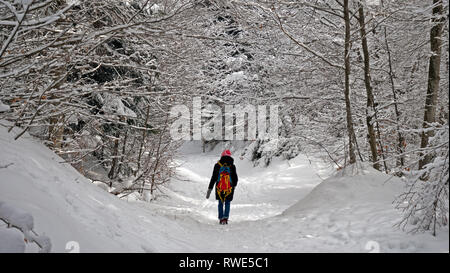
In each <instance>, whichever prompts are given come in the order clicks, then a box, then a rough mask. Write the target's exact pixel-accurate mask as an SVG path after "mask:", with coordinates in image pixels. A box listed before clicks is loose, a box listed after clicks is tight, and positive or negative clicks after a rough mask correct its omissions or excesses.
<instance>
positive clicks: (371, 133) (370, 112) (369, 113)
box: [358, 2, 380, 170]
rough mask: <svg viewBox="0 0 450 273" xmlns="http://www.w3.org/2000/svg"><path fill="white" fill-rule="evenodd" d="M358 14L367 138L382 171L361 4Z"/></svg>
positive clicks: (373, 156)
mask: <svg viewBox="0 0 450 273" xmlns="http://www.w3.org/2000/svg"><path fill="white" fill-rule="evenodd" d="M358 13H359V18H358V21H359V32H360V35H361V44H362V50H363V56H364V83H365V86H366V94H367V105H366V124H367V137H368V139H369V146H370V151H371V154H372V162H373V167H374V168H375V169H377V170H380V164H379V163H378V162H377V161H378V156H377V143H376V139H375V130H374V126H373V122H372V119H373V117H374V116H375V106H374V97H373V92H372V85H371V82H370V57H369V47H368V46H367V37H366V26H365V24H366V22H365V16H364V7H363V5H362V4H361V2H358Z"/></svg>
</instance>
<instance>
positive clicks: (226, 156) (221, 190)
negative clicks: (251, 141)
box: [206, 150, 238, 225]
mask: <svg viewBox="0 0 450 273" xmlns="http://www.w3.org/2000/svg"><path fill="white" fill-rule="evenodd" d="M237 182H238V176H237V173H236V166H235V165H234V159H233V158H232V157H231V152H230V150H225V151H223V152H222V154H221V157H220V160H219V161H218V162H217V163H216V164H215V165H214V170H213V173H212V176H211V180H210V182H209V186H208V192H207V193H206V199H208V198H209V196H210V194H211V191H212V189H213V188H214V186H215V189H216V200H218V214H219V215H218V216H219V223H220V224H221V225H226V224H228V218H229V216H230V203H231V201H233V195H234V191H235V189H236V186H237Z"/></svg>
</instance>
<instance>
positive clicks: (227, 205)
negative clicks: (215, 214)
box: [218, 200, 230, 219]
mask: <svg viewBox="0 0 450 273" xmlns="http://www.w3.org/2000/svg"><path fill="white" fill-rule="evenodd" d="M223 205H224V204H223V203H222V201H221V200H219V206H218V208H219V219H223V218H226V219H228V217H229V216H230V201H228V200H225V213H224V211H223Z"/></svg>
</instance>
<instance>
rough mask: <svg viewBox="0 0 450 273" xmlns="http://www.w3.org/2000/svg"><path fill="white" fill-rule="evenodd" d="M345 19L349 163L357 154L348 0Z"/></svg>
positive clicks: (354, 160) (345, 91) (351, 162)
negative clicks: (352, 108) (353, 115)
mask: <svg viewBox="0 0 450 273" xmlns="http://www.w3.org/2000/svg"><path fill="white" fill-rule="evenodd" d="M344 21H345V45H344V54H345V56H344V63H345V72H344V73H345V83H344V96H345V111H346V119H347V133H348V139H349V141H348V152H349V163H350V164H353V163H355V162H356V156H355V148H354V146H353V145H354V144H355V139H354V138H355V131H354V129H353V120H352V111H351V104H350V16H349V10H348V0H344Z"/></svg>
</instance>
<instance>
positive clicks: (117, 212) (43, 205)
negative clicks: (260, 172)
mask: <svg viewBox="0 0 450 273" xmlns="http://www.w3.org/2000/svg"><path fill="white" fill-rule="evenodd" d="M16 134H17V131H13V132H11V133H10V134H8V133H7V128H5V127H4V126H1V125H0V201H3V202H5V203H7V204H8V205H10V206H13V207H16V208H18V209H20V210H22V211H26V212H28V213H31V215H32V216H33V217H34V231H36V232H37V233H38V234H45V235H47V236H48V237H50V239H51V242H52V246H53V248H52V251H54V252H65V251H66V247H67V248H68V249H71V248H72V247H70V246H71V245H73V243H70V242H72V241H74V242H77V243H78V245H79V247H80V251H82V252H128V251H133V252H135V251H140V252H142V251H155V250H157V251H168V250H171V251H189V250H190V249H189V247H188V246H185V245H183V244H182V243H179V242H177V241H176V240H172V239H171V237H170V234H168V233H167V232H166V231H164V229H162V228H161V227H162V226H165V225H168V222H172V221H170V220H169V219H167V218H166V217H161V216H156V215H154V214H153V213H152V212H151V210H149V209H146V208H145V207H144V206H141V205H140V204H129V203H127V202H125V201H124V200H120V199H118V198H116V197H115V196H113V195H111V194H109V193H107V192H105V191H104V190H102V189H101V188H99V187H97V186H95V185H94V184H92V183H90V181H89V180H87V179H85V178H84V177H83V176H81V175H80V174H79V173H78V172H77V171H76V170H75V169H73V168H72V167H71V166H70V165H67V164H62V163H61V162H62V161H63V160H62V159H61V158H60V157H58V156H57V155H55V154H54V153H53V152H52V151H50V150H49V149H48V148H46V147H45V146H44V145H42V144H40V143H38V141H37V140H35V139H33V138H32V137H30V136H29V135H28V134H25V135H24V136H22V137H21V138H19V139H18V140H17V141H14V139H13V137H14V136H15V135H16ZM174 229H176V227H175V228H174ZM0 230H2V231H1V232H3V234H6V231H5V226H4V225H3V223H2V222H1V223H0ZM8 232H9V234H13V232H11V231H8ZM182 234H183V231H182V230H181V231H178V233H177V234H176V235H178V236H180V235H182ZM5 236H6V235H5ZM3 238H5V237H3ZM172 242H173V243H172ZM3 243H4V242H0V244H3ZM15 249H17V247H16V248H15ZM72 249H73V248H72ZM26 251H28V252H36V251H37V249H36V247H35V246H33V245H31V244H28V245H27V249H26Z"/></svg>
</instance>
